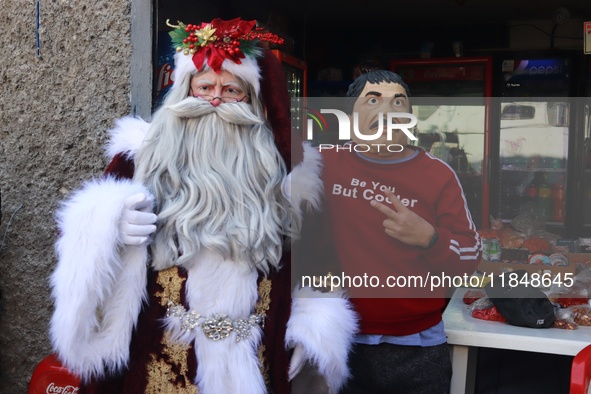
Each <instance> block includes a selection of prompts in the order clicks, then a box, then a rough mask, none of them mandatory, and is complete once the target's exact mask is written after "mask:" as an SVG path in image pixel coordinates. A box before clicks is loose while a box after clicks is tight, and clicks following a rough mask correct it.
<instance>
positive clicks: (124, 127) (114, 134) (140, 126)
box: [105, 116, 150, 159]
mask: <svg viewBox="0 0 591 394" xmlns="http://www.w3.org/2000/svg"><path fill="white" fill-rule="evenodd" d="M149 128H150V123H148V122H146V121H145V120H143V119H140V118H135V117H132V116H126V117H124V118H120V119H117V120H116V121H115V127H114V128H112V129H110V130H109V131H108V133H109V137H110V138H109V141H108V142H107V146H106V149H105V150H106V155H107V157H108V158H109V159H113V157H115V155H117V154H120V153H123V154H125V155H126V156H127V157H129V158H131V159H133V158H134V157H135V154H136V153H137V151H138V150H139V148H140V146H141V145H142V142H143V141H144V138H146V134H147V133H148V129H149Z"/></svg>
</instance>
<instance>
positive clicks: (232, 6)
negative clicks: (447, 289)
mask: <svg viewBox="0 0 591 394" xmlns="http://www.w3.org/2000/svg"><path fill="white" fill-rule="evenodd" d="M154 4H155V7H156V12H154V18H155V20H154V24H155V26H157V27H158V34H157V35H155V40H154V45H155V51H154V53H155V54H157V55H158V56H159V57H162V53H163V49H162V48H163V47H164V46H165V45H166V44H165V43H164V44H163V42H162V41H159V38H161V37H162V36H166V32H167V31H168V30H169V28H168V27H167V25H166V21H167V20H170V22H171V23H176V22H177V21H182V22H186V23H191V22H194V21H209V20H211V19H213V18H216V17H220V18H222V19H230V18H234V17H241V18H243V19H256V20H257V21H258V22H259V23H260V25H261V26H264V27H265V28H267V29H269V30H270V31H272V32H274V33H277V34H278V35H280V36H281V37H283V38H284V39H285V43H284V44H283V45H282V46H281V47H280V48H277V49H278V50H280V51H281V52H282V53H283V54H284V55H286V56H287V58H289V59H292V60H293V59H295V61H296V62H295V63H293V62H291V64H288V66H294V64H296V66H294V67H296V68H298V69H299V68H301V69H302V70H305V79H304V78H303V77H302V78H300V80H299V85H298V89H299V90H298V95H300V96H307V97H341V96H343V95H344V94H345V92H346V89H347V87H348V85H349V84H350V83H351V82H352V80H353V78H354V76H355V73H356V72H357V68H358V67H359V65H361V64H368V63H369V64H373V65H378V66H380V67H383V68H389V69H394V70H395V71H397V72H399V73H401V74H402V73H403V72H405V69H404V67H418V68H416V69H421V67H422V69H423V70H430V68H429V67H435V66H437V67H442V68H440V69H439V70H445V67H448V71H449V70H452V71H449V72H450V73H453V70H454V67H455V69H462V70H463V71H462V72H464V71H465V70H468V69H470V67H474V72H475V73H476V74H478V75H481V76H482V78H481V80H479V81H480V82H481V84H480V85H479V86H477V87H476V88H475V90H473V91H471V90H469V89H470V86H472V85H470V86H469V85H468V84H467V78H466V79H465V80H460V81H459V82H458V81H450V80H447V81H438V82H440V83H438V84H437V86H436V87H435V84H423V85H421V82H425V81H424V80H423V81H420V80H418V81H416V83H415V81H412V80H411V82H412V83H409V85H410V86H411V91H412V89H413V87H415V92H418V94H416V95H415V96H416V99H413V100H415V101H414V103H415V104H417V105H418V106H419V108H417V111H416V113H419V114H420V113H426V115H425V119H427V120H426V121H425V123H428V116H432V115H433V113H436V114H437V113H438V112H437V109H438V110H442V108H443V109H447V110H449V108H450V105H449V104H448V105H446V106H441V105H439V106H436V107H437V109H432V108H431V107H433V106H432V105H431V107H430V106H429V105H427V104H425V107H424V108H420V106H421V105H422V104H421V101H420V98H421V95H424V96H428V95H429V89H434V90H433V91H434V92H435V93H432V94H431V96H436V97H448V98H449V97H454V98H457V97H461V98H462V97H463V98H466V97H470V98H473V97H481V98H482V97H492V98H495V99H498V101H493V104H492V105H489V104H482V100H481V101H478V100H476V101H475V102H473V101H469V100H468V101H461V100H460V103H459V104H458V105H459V106H462V110H463V112H464V113H465V112H467V111H466V108H468V109H469V110H470V111H471V112H470V111H468V112H470V113H471V115H470V116H471V118H470V119H471V120H470V122H471V124H470V127H472V128H473V129H472V130H467V131H462V130H463V129H462V123H461V119H460V120H458V121H457V122H456V123H457V125H456V126H454V127H455V128H454V129H449V130H448V129H441V128H440V129H439V130H438V131H437V133H431V131H429V133H431V134H429V133H427V132H424V133H423V134H424V136H423V137H424V140H423V143H422V144H421V146H422V147H427V149H430V150H431V151H432V152H436V153H438V152H439V151H438V150H437V149H443V148H445V149H446V150H445V154H446V156H445V157H444V158H445V160H448V163H449V164H450V165H451V166H452V167H453V168H454V169H456V171H457V172H458V175H459V177H460V179H461V181H462V186H463V188H464V191H465V193H466V197H467V199H468V203H469V206H470V209H471V211H472V216H473V218H474V221H475V223H476V224H477V227H478V229H479V230H482V231H487V230H490V229H491V228H493V227H494V226H495V224H497V225H498V223H501V227H504V228H509V227H510V226H511V225H512V224H515V219H523V218H524V217H525V218H526V219H531V216H527V215H526V210H527V209H530V207H532V206H534V205H535V207H536V208H535V209H536V213H535V215H538V214H539V211H538V208H540V207H541V208H540V209H541V210H542V213H540V214H539V215H542V216H539V217H538V216H536V218H535V219H536V220H537V219H539V218H540V217H541V219H540V220H539V221H538V222H539V223H541V224H540V228H538V229H536V231H538V230H539V232H540V233H538V234H541V233H542V232H543V235H544V236H545V235H548V234H550V237H554V238H553V239H552V241H553V242H555V241H556V240H557V239H560V240H561V242H562V244H563V246H565V247H567V248H569V249H568V252H569V253H573V255H574V254H577V253H579V252H589V251H591V125H590V123H591V122H590V119H591V115H590V113H591V111H590V108H591V104H590V99H589V97H591V54H585V53H584V48H585V34H587V35H589V36H590V37H589V39H590V40H591V32H590V33H585V32H584V25H583V23H584V22H585V21H591V2H589V1H588V0H547V1H536V0H438V1H433V0H414V1H406V2H396V1H390V0H365V1H352V0H339V1H336V0H328V1H312V0H302V1H297V2H296V1H283V0H281V1H271V0H261V1H251V0H227V1H225V2H217V1H211V0H209V1H207V0H198V1H195V0H191V1H189V0H169V1H159V2H158V1H156V2H155V3H154ZM590 45H591V44H590ZM528 61H529V66H526V65H527V64H528V63H527V62H528ZM160 63H162V61H161V59H155V70H154V73H155V78H154V91H155V98H157V96H158V95H159V94H160V93H161V87H162V86H160V85H161V83H162V80H163V78H162V76H161V74H159V73H161V68H160V66H161V64H160ZM521 66H523V67H526V69H527V70H528V71H529V78H528V79H526V78H522V77H523V75H518V73H517V71H518V69H519V67H521ZM527 67H528V68H527ZM540 70H543V71H544V72H543V73H541V72H539V71H540ZM442 72H443V73H445V71H442ZM532 73H534V74H536V73H537V75H534V76H533V77H532ZM542 74H543V75H542ZM302 75H304V74H302ZM405 75H412V74H405ZM460 79H461V78H460ZM477 79H478V78H474V79H471V80H470V81H469V82H470V83H475V81H476V80H477ZM427 82H428V81H427ZM480 82H479V83H480ZM474 86H475V85H474ZM515 86H520V87H521V88H520V89H517V90H511V88H514V87H515ZM462 91H464V92H466V94H464V95H462V94H461V92H462ZM507 97H513V98H514V97H519V99H517V98H515V99H511V100H509V99H507ZM524 97H526V98H524ZM430 108H431V109H430ZM536 111H537V112H536ZM459 112H460V111H457V110H456V113H459ZM534 112H535V113H538V114H542V113H544V114H545V116H546V117H547V118H548V119H550V120H547V125H546V126H545V128H540V127H539V125H538V124H537V123H535V125H536V126H535V127H537V128H538V129H537V130H535V128H532V127H531V124H534V122H538V118H537V117H536V116H534ZM474 119H476V121H475V120H474ZM421 120H423V119H421ZM526 120H531V122H530V125H526V126H523V127H522V130H521V131H519V132H517V133H515V132H513V131H512V130H514V129H515V127H517V126H519V124H521V123H519V122H523V121H526ZM451 123H452V122H450V124H451ZM475 123H476V124H480V125H479V126H477V127H475V126H474V124H475ZM524 124H525V123H524ZM516 125H517V126H516ZM434 127H436V125H435V126H433V125H431V128H434ZM519 127H521V126H519ZM530 129H531V130H530ZM519 133H521V134H519ZM532 133H535V134H532ZM543 133H546V134H547V135H548V138H547V139H545V140H544V139H543V138H542V137H539V136H541V135H545V134H543ZM538 137H539V138H541V140H543V141H544V142H543V143H544V144H545V145H544V147H548V149H547V151H545V153H541V152H540V153H535V152H534V153H532V152H531V151H527V148H526V147H525V144H524V141H526V142H528V143H529V141H532V140H533V139H537V138H538ZM444 138H445V139H444ZM544 138H545V137H544ZM454 143H455V146H453V144H454ZM474 146H476V148H474ZM454 149H455V150H454ZM531 149H540V150H541V149H542V148H538V147H534V148H531V145H530V150H531ZM543 149H546V148H543ZM534 189H535V190H534ZM532 204H533V205H532ZM544 204H547V205H545V206H544ZM544 210H545V211H544ZM524 215H525V216H524ZM532 215H533V213H532ZM536 220H534V222H535V221H536ZM522 222H523V221H522ZM496 230H498V229H496ZM585 242H589V243H588V245H587V244H585ZM571 246H572V247H571ZM587 247H588V248H587ZM584 248H587V249H588V250H582V249H584ZM530 252H531V251H530ZM548 254H550V253H548ZM589 256H591V254H589ZM515 258H516V259H517V258H518V257H515ZM524 258H525V259H526V260H527V258H528V257H527V253H526V255H525V257H524ZM590 260H591V259H590ZM481 350H482V349H481ZM571 361H572V357H569V356H556V355H540V354H536V353H526V352H515V351H507V350H495V349H488V350H487V349H484V350H482V351H481V352H480V353H479V362H478V367H477V380H476V387H477V391H476V392H478V393H482V394H493V393H497V394H513V393H520V394H527V393H537V394H545V393H548V394H559V393H568V383H569V373H570V363H571ZM454 394H455V393H454Z"/></svg>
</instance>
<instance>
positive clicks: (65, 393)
mask: <svg viewBox="0 0 591 394" xmlns="http://www.w3.org/2000/svg"><path fill="white" fill-rule="evenodd" d="M45 393H46V394H76V393H78V387H74V386H71V385H67V386H58V385H57V384H55V383H53V382H51V383H49V385H48V386H47V389H46V390H45Z"/></svg>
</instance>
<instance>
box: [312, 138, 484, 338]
mask: <svg viewBox="0 0 591 394" xmlns="http://www.w3.org/2000/svg"><path fill="white" fill-rule="evenodd" d="M406 149H416V150H417V151H418V154H417V155H416V156H413V157H411V158H408V159H406V160H405V159H403V160H402V161H380V162H375V161H369V160H367V159H365V158H362V157H360V156H359V155H358V154H357V153H355V152H347V151H343V150H340V151H336V150H335V149H331V150H322V155H323V161H324V173H323V181H324V188H325V195H326V199H327V204H326V205H327V208H326V213H327V214H328V221H329V223H330V229H331V230H330V231H331V234H332V237H333V238H334V239H333V241H334V243H335V247H336V251H337V256H338V259H339V262H340V264H341V267H342V269H343V273H342V275H345V276H346V277H349V278H351V279H350V281H351V283H352V284H353V286H351V287H348V286H347V282H345V285H346V286H344V287H348V289H349V292H350V293H351V295H352V297H353V300H352V301H353V303H354V305H355V307H356V309H357V312H358V313H359V314H360V316H361V333H363V334H384V335H407V334H413V333H417V332H420V331H422V330H424V329H426V328H429V327H431V326H433V325H435V324H437V323H438V322H439V321H441V314H442V311H443V308H444V306H445V289H444V288H443V285H442V284H439V282H438V280H439V279H438V278H444V277H446V276H447V277H449V278H453V277H454V276H456V277H458V276H464V275H465V274H471V273H472V272H474V270H475V269H476V266H477V265H478V262H479V259H480V240H479V237H478V234H477V232H476V229H475V226H474V223H473V222H472V218H471V216H470V212H469V211H468V207H467V203H466V199H465V197H464V194H463V191H462V188H461V186H460V183H459V180H458V178H457V176H456V174H455V172H454V171H453V170H452V169H451V168H450V167H449V166H448V165H447V164H446V163H444V162H443V161H441V160H439V159H438V158H436V157H434V156H432V155H431V154H429V153H426V152H425V151H424V150H422V149H418V148H414V147H408V148H406ZM384 188H388V189H390V190H392V191H393V193H394V194H395V195H396V196H397V197H398V199H399V200H400V201H401V202H402V204H404V205H405V206H407V207H408V208H409V209H411V210H413V211H414V212H415V213H417V214H418V215H419V216H421V217H422V218H423V219H425V220H426V221H428V222H429V223H430V224H431V225H433V226H434V227H435V229H436V230H437V232H438V234H439V238H438V240H437V242H436V243H435V244H434V245H433V246H432V247H431V248H430V249H428V250H423V249H420V248H418V247H415V246H409V245H406V244H404V243H402V242H400V241H398V240H396V239H395V238H392V237H390V236H389V235H387V234H386V233H385V232H384V226H383V221H384V220H385V219H386V217H385V215H384V214H382V213H381V212H379V211H378V210H377V209H375V208H374V207H372V206H371V205H370V201H371V200H372V199H376V200H377V201H379V202H382V203H383V202H384V197H385V195H384V192H383V189H384ZM386 205H390V206H391V203H390V202H389V200H386ZM364 275H365V281H362V278H363V276H364ZM389 276H390V277H391V278H390V279H388V277H389ZM417 276H420V277H421V278H422V279H420V280H419V279H413V278H416V277H417ZM434 276H435V278H433V277H434ZM372 277H373V279H372V280H370V278H372ZM437 277H438V278H437ZM344 279H345V280H347V279H346V278H344ZM378 280H379V282H377V281H378ZM387 280H389V282H386V281H387ZM392 283H396V284H397V286H395V287H392V286H391V284H392ZM359 284H361V286H358V285H359ZM372 286H376V287H372ZM421 286H425V287H421ZM448 287H449V286H448ZM368 297H371V298H368ZM386 297H390V298H386ZM410 297H413V298H410Z"/></svg>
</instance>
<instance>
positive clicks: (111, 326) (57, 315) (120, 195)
mask: <svg viewBox="0 0 591 394" xmlns="http://www.w3.org/2000/svg"><path fill="white" fill-rule="evenodd" d="M138 192H143V193H146V194H147V195H149V193H148V192H147V190H146V189H145V188H144V187H143V186H141V185H138V184H134V183H132V182H130V181H116V180H114V179H111V178H107V179H105V180H101V181H92V182H88V183H87V184H86V185H85V186H84V187H83V189H82V190H80V191H78V192H77V193H75V194H74V195H73V196H72V197H71V198H69V199H68V201H66V202H65V203H64V205H63V206H62V207H61V208H60V210H59V211H58V227H59V229H60V232H61V234H60V237H59V239H58V241H57V243H56V253H57V257H58V264H57V267H56V269H55V271H54V272H53V273H52V275H51V278H50V281H51V287H52V295H53V298H54V300H55V312H54V314H53V316H52V318H51V324H50V335H51V340H52V343H53V347H54V349H55V351H56V352H57V353H58V355H59V358H60V360H61V361H62V362H63V363H64V365H65V366H66V367H67V368H68V369H70V370H71V371H72V372H74V373H75V374H77V375H79V376H80V377H81V378H82V379H83V380H87V379H88V378H89V377H90V376H93V375H97V376H100V375H102V374H103V373H104V371H105V368H106V369H107V370H110V371H115V370H120V369H121V368H123V367H124V366H125V365H126V364H127V362H128V358H129V344H130V341H131V335H132V331H133V327H134V326H135V324H136V323H137V317H138V314H139V312H140V310H141V306H142V303H143V301H144V300H145V299H146V293H145V288H146V269H147V268H146V267H147V265H146V264H147V258H148V256H147V248H146V246H141V247H135V246H122V245H121V243H120V242H119V237H120V235H119V218H120V216H121V211H122V209H123V204H124V201H125V199H126V198H127V197H129V196H130V195H133V194H136V193H138ZM99 315H101V316H99Z"/></svg>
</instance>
